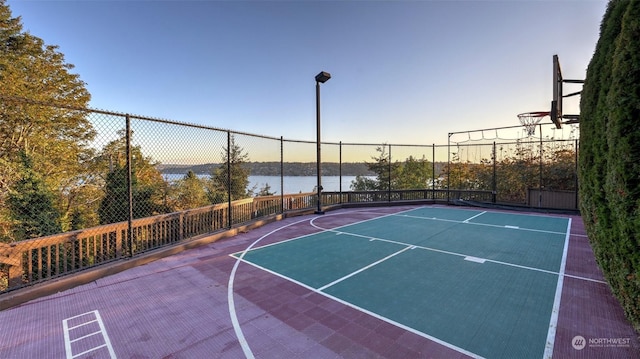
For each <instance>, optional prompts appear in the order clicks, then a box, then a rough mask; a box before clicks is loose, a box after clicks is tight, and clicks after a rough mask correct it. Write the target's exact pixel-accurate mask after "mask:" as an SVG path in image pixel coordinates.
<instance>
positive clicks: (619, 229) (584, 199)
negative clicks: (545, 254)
mask: <svg viewBox="0 0 640 359" xmlns="http://www.w3.org/2000/svg"><path fill="white" fill-rule="evenodd" d="M639 38H640V2H637V1H611V2H610V3H609V5H608V7H607V11H606V13H605V15H604V18H603V20H602V24H601V28H600V38H599V40H598V44H597V45H596V50H595V52H594V55H593V58H592V59H591V62H590V63H589V67H588V69H587V77H586V80H585V84H584V89H583V92H582V96H581V103H580V112H581V129H580V130H581V133H580V136H581V151H580V160H579V173H580V180H581V187H580V196H581V204H580V206H581V211H582V214H583V218H584V220H585V225H586V228H587V232H588V235H589V238H590V241H591V244H592V247H593V249H594V252H595V255H596V259H597V261H598V264H599V265H600V267H601V268H602V270H603V273H604V275H605V277H606V279H607V281H608V282H609V284H610V286H611V288H612V291H613V293H614V294H615V295H616V297H617V298H618V300H619V301H620V303H621V304H622V306H623V308H624V310H625V313H626V315H627V317H628V318H629V320H630V321H631V323H632V324H633V325H634V327H635V328H636V330H638V331H640V301H639V299H638V298H640V129H638V126H637V124H638V121H640V43H639V42H638V39H639Z"/></svg>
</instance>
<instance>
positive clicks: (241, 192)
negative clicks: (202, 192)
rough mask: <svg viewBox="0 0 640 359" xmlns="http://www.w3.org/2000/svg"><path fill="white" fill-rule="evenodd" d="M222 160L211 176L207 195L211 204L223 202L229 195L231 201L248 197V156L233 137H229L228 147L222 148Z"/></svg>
mask: <svg viewBox="0 0 640 359" xmlns="http://www.w3.org/2000/svg"><path fill="white" fill-rule="evenodd" d="M222 158H223V163H222V165H221V166H220V167H218V168H216V169H215V170H214V171H213V173H212V174H211V182H210V186H209V193H208V196H209V200H210V201H211V203H214V204H215V203H222V202H225V201H227V199H228V196H229V195H230V196H231V200H237V199H243V198H247V197H249V195H250V190H249V188H248V187H249V174H250V170H249V169H248V168H247V167H246V166H245V164H246V163H247V162H248V161H249V154H247V153H244V149H243V148H242V147H240V146H239V145H238V144H236V141H235V137H234V136H231V140H230V146H229V147H228V148H226V147H225V148H224V150H223V152H222ZM227 163H228V164H229V166H227Z"/></svg>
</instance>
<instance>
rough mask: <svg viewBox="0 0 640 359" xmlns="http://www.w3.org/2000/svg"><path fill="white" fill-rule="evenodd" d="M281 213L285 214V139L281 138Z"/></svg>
mask: <svg viewBox="0 0 640 359" xmlns="http://www.w3.org/2000/svg"><path fill="white" fill-rule="evenodd" d="M280 213H284V138H283V137H282V136H280Z"/></svg>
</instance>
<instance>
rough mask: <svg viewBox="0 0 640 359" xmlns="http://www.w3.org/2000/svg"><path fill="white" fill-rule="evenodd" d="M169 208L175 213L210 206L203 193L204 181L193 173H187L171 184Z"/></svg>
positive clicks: (204, 192) (205, 193) (205, 194)
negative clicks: (171, 200)
mask: <svg viewBox="0 0 640 359" xmlns="http://www.w3.org/2000/svg"><path fill="white" fill-rule="evenodd" d="M171 188H172V190H171V197H172V199H173V203H172V204H171V207H172V208H173V209H174V210H176V211H183V210H186V209H190V208H198V207H203V206H206V205H208V204H210V202H209V199H208V198H207V192H206V191H205V181H204V180H202V179H200V178H198V176H197V175H196V174H195V173H194V172H193V171H189V172H187V174H186V175H184V177H183V178H182V179H180V180H178V181H176V182H175V183H172V184H171Z"/></svg>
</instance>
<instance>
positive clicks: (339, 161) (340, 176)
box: [338, 141, 342, 203]
mask: <svg viewBox="0 0 640 359" xmlns="http://www.w3.org/2000/svg"><path fill="white" fill-rule="evenodd" d="M338 181H339V182H340V186H339V187H338V189H339V192H340V196H339V197H340V202H338V203H342V141H340V142H339V143H338Z"/></svg>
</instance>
